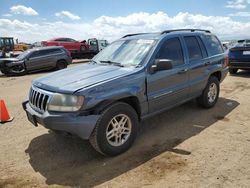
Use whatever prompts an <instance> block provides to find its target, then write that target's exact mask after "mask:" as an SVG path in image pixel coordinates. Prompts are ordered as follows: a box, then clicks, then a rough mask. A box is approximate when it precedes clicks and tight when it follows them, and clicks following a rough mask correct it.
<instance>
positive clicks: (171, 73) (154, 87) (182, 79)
mask: <svg viewBox="0 0 250 188" xmlns="http://www.w3.org/2000/svg"><path fill="white" fill-rule="evenodd" d="M155 59H169V60H172V65H173V68H172V69H170V70H163V71H158V72H155V73H152V74H150V73H149V74H148V75H147V94H148V102H149V113H154V112H157V111H159V110H164V109H168V108H171V107H172V106H175V105H176V104H178V103H181V102H183V101H185V100H186V99H187V94H188V87H189V86H188V67H187V64H185V59H184V53H183V48H182V44H181V41H180V38H179V37H175V38H170V39H167V40H165V41H163V43H162V45H161V46H160V48H159V50H158V51H157V52H156V54H155V56H154V57H153V60H152V63H153V62H154V61H155Z"/></svg>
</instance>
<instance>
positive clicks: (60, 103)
mask: <svg viewBox="0 0 250 188" xmlns="http://www.w3.org/2000/svg"><path fill="white" fill-rule="evenodd" d="M83 102H84V97H83V96H75V95H64V94H59V93H56V94H54V95H53V97H52V99H51V100H50V101H49V104H48V111H59V112H75V111H77V110H79V109H80V108H81V106H82V105H83Z"/></svg>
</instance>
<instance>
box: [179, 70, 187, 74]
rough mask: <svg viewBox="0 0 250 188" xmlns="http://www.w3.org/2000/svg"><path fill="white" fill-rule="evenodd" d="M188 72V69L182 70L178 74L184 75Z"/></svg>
mask: <svg viewBox="0 0 250 188" xmlns="http://www.w3.org/2000/svg"><path fill="white" fill-rule="evenodd" d="M187 71H188V69H182V70H180V71H179V72H178V74H184V73H186V72H187Z"/></svg>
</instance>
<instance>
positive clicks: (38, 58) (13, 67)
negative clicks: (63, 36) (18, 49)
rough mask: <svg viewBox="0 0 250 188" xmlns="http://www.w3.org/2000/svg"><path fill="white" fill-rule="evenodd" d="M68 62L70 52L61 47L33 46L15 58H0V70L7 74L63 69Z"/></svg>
mask: <svg viewBox="0 0 250 188" xmlns="http://www.w3.org/2000/svg"><path fill="white" fill-rule="evenodd" d="M70 63H72V58H71V56H70V53H69V52H68V51H67V50H66V49H64V48H63V47H43V48H34V49H30V50H27V51H25V52H23V53H21V54H20V55H19V56H17V57H16V58H2V59H0V71H1V72H2V73H4V74H7V75H9V74H12V75H13V74H14V75H22V74H25V73H27V72H34V71H39V70H47V69H56V70H60V69H64V68H66V67H67V66H68V64H70Z"/></svg>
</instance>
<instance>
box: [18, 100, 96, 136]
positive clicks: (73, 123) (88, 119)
mask: <svg viewBox="0 0 250 188" xmlns="http://www.w3.org/2000/svg"><path fill="white" fill-rule="evenodd" d="M22 105H23V109H24V110H25V112H26V114H27V117H28V120H29V121H30V122H31V123H32V124H34V125H35V126H38V124H41V125H43V126H44V127H45V128H47V129H51V130H58V131H65V132H68V133H71V134H74V135H77V136H79V137H80V138H82V139H84V140H85V139H89V137H90V135H91V133H92V131H93V130H94V128H95V125H96V122H97V120H98V119H99V117H100V115H87V116H82V115H80V114H79V113H49V112H47V111H46V112H44V113H43V114H40V113H38V112H36V111H35V110H34V109H33V108H32V107H31V106H30V104H29V101H25V102H23V104H22Z"/></svg>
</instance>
